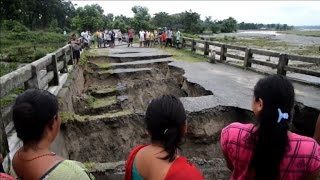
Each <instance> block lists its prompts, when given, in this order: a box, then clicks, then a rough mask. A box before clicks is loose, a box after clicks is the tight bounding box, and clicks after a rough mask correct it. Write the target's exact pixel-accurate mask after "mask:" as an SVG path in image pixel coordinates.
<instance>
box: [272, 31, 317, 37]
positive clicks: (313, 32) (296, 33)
mask: <svg viewBox="0 0 320 180" xmlns="http://www.w3.org/2000/svg"><path fill="white" fill-rule="evenodd" d="M278 33H282V34H294V35H299V36H312V37H320V30H319V31H279V32H278Z"/></svg>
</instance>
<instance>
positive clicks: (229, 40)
mask: <svg viewBox="0 0 320 180" xmlns="http://www.w3.org/2000/svg"><path fill="white" fill-rule="evenodd" d="M210 40H211V41H217V42H220V43H225V44H231V45H237V46H244V47H250V48H259V49H265V50H273V51H278V52H283V53H288V54H296V55H302V56H320V51H319V46H320V45H311V46H299V45H294V44H289V43H286V42H283V41H279V40H271V39H265V38H252V39H249V38H237V37H227V36H225V37H223V38H220V37H215V38H210Z"/></svg>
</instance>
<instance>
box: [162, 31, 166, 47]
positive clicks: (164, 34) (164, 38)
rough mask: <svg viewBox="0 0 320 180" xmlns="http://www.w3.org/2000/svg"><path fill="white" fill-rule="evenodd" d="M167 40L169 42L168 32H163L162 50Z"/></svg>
mask: <svg viewBox="0 0 320 180" xmlns="http://www.w3.org/2000/svg"><path fill="white" fill-rule="evenodd" d="M166 40H167V34H166V32H162V34H161V48H162V46H164V45H165V44H166Z"/></svg>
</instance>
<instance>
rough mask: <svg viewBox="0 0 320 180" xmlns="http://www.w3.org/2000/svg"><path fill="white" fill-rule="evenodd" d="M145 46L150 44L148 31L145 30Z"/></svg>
mask: <svg viewBox="0 0 320 180" xmlns="http://www.w3.org/2000/svg"><path fill="white" fill-rule="evenodd" d="M145 36H146V47H149V46H150V32H149V31H146V35H145Z"/></svg>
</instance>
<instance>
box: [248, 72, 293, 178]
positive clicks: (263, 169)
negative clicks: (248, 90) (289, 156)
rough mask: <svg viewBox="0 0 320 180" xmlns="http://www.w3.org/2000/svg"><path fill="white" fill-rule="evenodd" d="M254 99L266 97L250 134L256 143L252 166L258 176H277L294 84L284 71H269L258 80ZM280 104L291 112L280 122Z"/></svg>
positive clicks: (283, 151) (285, 145)
mask: <svg viewBox="0 0 320 180" xmlns="http://www.w3.org/2000/svg"><path fill="white" fill-rule="evenodd" d="M254 97H255V101H258V100H259V99H261V100H262V101H263V109H262V111H261V112H260V113H259V114H258V116H257V117H256V118H257V123H258V124H257V126H256V127H257V129H256V131H254V133H253V135H252V136H251V138H252V140H253V143H254V147H255V148H254V151H253V157H252V159H251V163H250V168H251V169H252V170H254V174H255V179H256V180H258V179H259V180H261V179H262V180H264V179H268V180H269V179H278V178H279V175H280V163H281V162H282V160H283V158H284V155H285V153H286V150H287V147H288V134H287V133H288V127H289V122H290V121H291V119H292V109H293V105H294V88H293V85H292V84H291V82H290V81H289V80H288V79H286V78H285V77H284V76H281V75H270V76H267V77H265V78H262V79H260V80H259V81H258V83H257V84H256V86H255V87H254ZM278 108H279V109H280V110H281V112H282V113H288V115H289V117H288V119H281V121H280V122H279V123H278V122H277V121H278V117H279V113H278Z"/></svg>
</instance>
